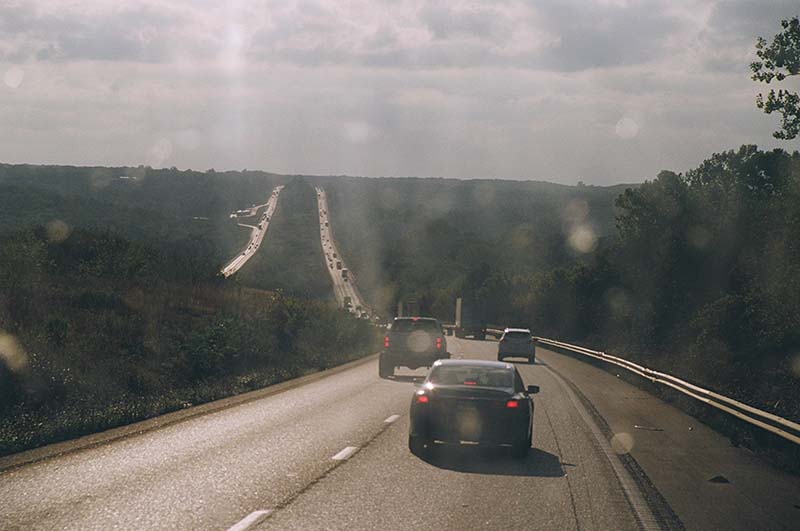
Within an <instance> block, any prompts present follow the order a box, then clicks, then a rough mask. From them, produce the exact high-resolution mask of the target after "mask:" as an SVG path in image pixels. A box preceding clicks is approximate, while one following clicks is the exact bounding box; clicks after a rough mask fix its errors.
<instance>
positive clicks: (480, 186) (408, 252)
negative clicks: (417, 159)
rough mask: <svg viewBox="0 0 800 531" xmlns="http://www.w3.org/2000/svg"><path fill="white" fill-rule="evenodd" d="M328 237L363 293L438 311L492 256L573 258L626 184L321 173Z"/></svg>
mask: <svg viewBox="0 0 800 531" xmlns="http://www.w3.org/2000/svg"><path fill="white" fill-rule="evenodd" d="M324 186H325V188H326V189H327V190H328V196H329V202H330V205H331V207H330V208H331V217H332V225H333V228H334V232H335V237H336V239H337V241H338V242H339V244H340V246H341V247H342V252H343V253H344V255H345V258H346V259H347V260H348V263H349V264H350V265H351V267H352V269H353V270H354V271H355V272H356V273H357V275H358V279H359V283H360V287H361V288H362V290H363V291H364V292H365V296H366V297H367V299H368V300H369V302H370V303H371V304H372V305H373V306H374V307H376V308H379V309H380V310H381V311H383V312H384V313H385V314H386V315H393V311H394V307H395V304H396V302H397V301H398V300H408V299H411V298H415V299H418V300H419V301H420V302H421V305H422V307H423V308H424V309H425V310H426V311H429V312H432V313H433V314H435V315H436V316H437V317H439V318H441V319H444V320H445V321H452V320H453V313H454V305H455V298H456V297H457V296H458V295H460V294H461V293H463V292H464V291H465V289H466V286H467V285H468V284H474V283H475V280H474V279H475V277H476V275H477V276H478V277H480V276H481V275H482V273H481V271H482V270H483V269H484V268H485V267H486V266H487V264H488V265H489V266H491V268H492V270H493V271H496V272H497V274H503V275H512V276H513V275H519V274H532V273H536V272H544V271H549V270H551V269H553V268H556V267H559V266H565V265H567V264H570V263H572V262H574V261H575V260H580V259H581V258H582V257H583V256H585V255H586V254H587V253H589V252H590V251H592V250H594V249H595V248H596V247H597V245H598V243H599V241H600V240H602V239H603V238H604V237H606V236H607V235H609V234H611V233H612V232H613V230H614V213H615V210H614V199H615V198H616V197H617V196H618V195H619V194H620V193H622V192H623V191H624V190H625V188H626V187H625V186H623V185H620V186H614V187H595V186H582V185H579V186H564V185H558V184H552V183H544V182H515V181H499V180H494V181H485V180H475V181H458V180H452V179H356V178H341V179H330V180H327V181H324Z"/></svg>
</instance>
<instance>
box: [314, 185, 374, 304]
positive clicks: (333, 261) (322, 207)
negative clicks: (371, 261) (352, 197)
mask: <svg viewBox="0 0 800 531" xmlns="http://www.w3.org/2000/svg"><path fill="white" fill-rule="evenodd" d="M316 190H317V213H318V215H319V237H320V241H321V243H322V251H323V253H324V255H325V268H326V269H327V270H328V273H329V274H330V276H331V282H332V283H333V293H334V295H335V296H336V302H338V303H339V307H341V308H347V309H348V310H350V311H351V312H354V313H356V312H358V311H359V308H360V309H361V310H360V311H363V312H368V309H367V305H366V303H365V302H364V300H363V298H362V297H361V294H360V293H359V291H358V288H357V287H356V279H355V276H354V275H353V272H352V271H351V270H349V269H348V267H347V264H346V263H345V261H344V258H342V253H341V251H339V249H338V248H337V247H336V242H335V241H334V239H333V232H332V230H331V220H330V213H329V210H328V199H327V196H326V195H325V190H324V189H323V188H320V187H317V189H316ZM348 302H349V304H348Z"/></svg>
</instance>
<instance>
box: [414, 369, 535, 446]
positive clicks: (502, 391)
mask: <svg viewBox="0 0 800 531" xmlns="http://www.w3.org/2000/svg"><path fill="white" fill-rule="evenodd" d="M538 392H539V387H538V386H536V385H529V386H528V387H527V388H526V387H525V386H524V384H523V383H522V378H521V377H520V375H519V372H518V371H517V369H516V367H514V366H513V365H511V364H509V363H502V362H498V361H483V360H439V361H437V362H435V363H434V364H433V367H432V368H431V370H430V372H428V376H427V377H426V378H425V381H424V382H423V384H422V386H421V387H420V388H419V389H418V390H417V391H416V392H415V393H414V397H413V398H412V399H411V409H410V424H409V432H408V448H409V450H411V452H412V453H414V454H415V455H420V456H423V457H424V456H425V455H426V454H427V453H428V452H429V451H430V450H431V449H432V448H433V446H434V443H435V442H439V443H440V444H453V445H457V444H462V443H472V444H475V443H477V444H480V445H488V446H507V447H510V449H511V452H512V455H514V457H517V458H523V457H525V456H526V455H527V454H528V452H529V451H530V448H531V443H532V442H533V409H534V408H533V399H532V398H531V396H530V395H532V394H535V393H538Z"/></svg>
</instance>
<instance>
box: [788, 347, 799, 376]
mask: <svg viewBox="0 0 800 531" xmlns="http://www.w3.org/2000/svg"><path fill="white" fill-rule="evenodd" d="M789 370H790V371H791V372H792V375H793V376H794V377H795V378H800V353H798V354H795V355H794V356H793V357H792V359H791V360H789Z"/></svg>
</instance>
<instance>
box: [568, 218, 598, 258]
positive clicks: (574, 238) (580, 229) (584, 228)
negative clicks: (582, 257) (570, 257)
mask: <svg viewBox="0 0 800 531" xmlns="http://www.w3.org/2000/svg"><path fill="white" fill-rule="evenodd" d="M568 242H569V246H570V247H572V248H573V249H574V250H575V251H578V252H579V253H588V252H591V251H593V250H594V248H595V247H596V246H597V236H596V235H595V233H594V230H592V228H591V227H590V226H588V225H578V226H577V227H574V228H573V229H572V230H571V231H570V234H569V238H568Z"/></svg>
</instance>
